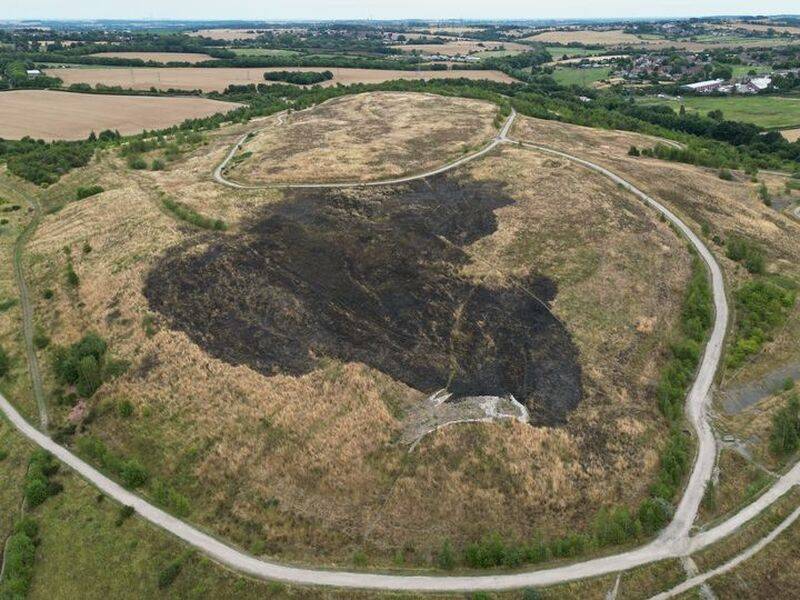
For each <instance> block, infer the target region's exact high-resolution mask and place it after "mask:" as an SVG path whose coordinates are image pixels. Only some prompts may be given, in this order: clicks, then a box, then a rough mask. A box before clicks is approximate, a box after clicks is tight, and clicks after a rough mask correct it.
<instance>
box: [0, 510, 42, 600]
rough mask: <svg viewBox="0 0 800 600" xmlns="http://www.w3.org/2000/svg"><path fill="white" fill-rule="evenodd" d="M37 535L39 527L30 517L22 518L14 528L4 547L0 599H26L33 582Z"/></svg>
mask: <svg viewBox="0 0 800 600" xmlns="http://www.w3.org/2000/svg"><path fill="white" fill-rule="evenodd" d="M38 533H39V526H38V524H37V523H36V521H34V520H33V519H31V518H30V517H24V518H23V519H22V520H21V521H19V522H18V523H17V524H16V525H15V526H14V532H13V533H12V534H11V536H10V537H9V538H8V541H7V542H6V546H5V564H4V569H3V571H4V573H3V578H2V580H0V598H2V599H3V600H18V599H19V600H21V599H23V598H27V597H28V592H29V591H30V588H31V582H32V581H33V570H34V563H35V561H36V544H37V535H38Z"/></svg>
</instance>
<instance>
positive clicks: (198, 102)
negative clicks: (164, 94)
mask: <svg viewBox="0 0 800 600" xmlns="http://www.w3.org/2000/svg"><path fill="white" fill-rule="evenodd" d="M237 106H239V105H238V104H234V103H232V102H220V101H218V100H208V99H206V98H156V97H147V96H110V95H100V94H75V93H71V92H56V91H51V90H47V91H45V90H14V91H10V92H4V93H3V94H0V137H3V138H7V139H18V138H21V137H24V136H26V135H27V136H30V137H32V138H36V139H39V138H41V139H44V140H63V139H66V140H74V139H81V138H85V137H87V136H88V135H89V134H90V133H91V132H92V131H95V132H100V131H102V130H104V129H112V130H114V129H116V130H119V132H120V133H122V134H131V133H139V132H141V131H143V130H144V129H161V128H164V127H169V126H170V125H175V124H177V123H180V122H182V121H183V120H185V119H192V118H198V117H206V116H209V115H213V114H214V113H220V112H228V111H230V110H233V109H234V108H236V107H237Z"/></svg>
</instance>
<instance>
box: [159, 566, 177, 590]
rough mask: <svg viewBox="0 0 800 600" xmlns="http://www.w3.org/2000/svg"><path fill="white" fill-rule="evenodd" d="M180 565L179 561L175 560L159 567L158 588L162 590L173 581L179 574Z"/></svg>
mask: <svg viewBox="0 0 800 600" xmlns="http://www.w3.org/2000/svg"><path fill="white" fill-rule="evenodd" d="M181 566H182V565H181V561H179V560H176V561H173V562H171V563H169V564H168V565H167V566H166V567H164V568H163V569H161V571H160V572H159V573H158V587H159V589H162V590H163V589H165V588H168V587H169V586H171V585H172V584H173V583H174V581H175V580H176V579H177V578H178V575H180V574H181Z"/></svg>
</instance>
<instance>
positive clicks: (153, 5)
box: [0, 0, 800, 21]
mask: <svg viewBox="0 0 800 600" xmlns="http://www.w3.org/2000/svg"><path fill="white" fill-rule="evenodd" d="M798 12H800V2H798V0H788V1H787V0H764V1H759V2H754V1H752V0H750V1H740V0H673V1H663V0H662V1H657V0H656V1H647V0H605V1H600V2H597V1H595V2H587V0H558V1H557V2H553V1H552V0H548V1H547V2H543V1H541V0H492V1H491V2H487V1H486V0H480V1H478V0H382V1H381V0H224V1H223V2H220V1H219V0H135V1H133V2H131V1H127V2H123V1H121V0H0V20H11V19H181V20H188V19H191V20H204V19H209V20H211V19H242V20H264V21H271V20H291V19H302V20H307V19H310V20H328V19H409V18H420V19H557V18H564V19H575V18H619V17H632V18H635V17H680V16H708V15H742V14H746V15H752V14H759V15H769V14H791V13H798Z"/></svg>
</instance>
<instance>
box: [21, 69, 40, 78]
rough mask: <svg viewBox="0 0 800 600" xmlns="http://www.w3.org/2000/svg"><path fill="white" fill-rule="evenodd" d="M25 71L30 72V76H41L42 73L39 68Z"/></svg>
mask: <svg viewBox="0 0 800 600" xmlns="http://www.w3.org/2000/svg"><path fill="white" fill-rule="evenodd" d="M25 72H26V73H27V74H28V77H39V76H40V75H41V74H42V72H41V71H40V70H39V69H27V70H26V71H25Z"/></svg>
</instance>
